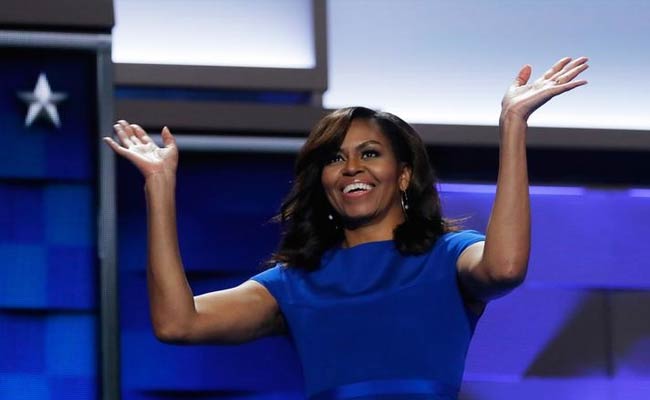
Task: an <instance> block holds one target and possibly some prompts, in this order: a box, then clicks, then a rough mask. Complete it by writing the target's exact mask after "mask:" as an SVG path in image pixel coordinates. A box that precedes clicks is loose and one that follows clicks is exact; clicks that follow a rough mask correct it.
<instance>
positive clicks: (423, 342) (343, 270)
mask: <svg viewBox="0 0 650 400" xmlns="http://www.w3.org/2000/svg"><path fill="white" fill-rule="evenodd" d="M483 240H485V236H483V235H482V234H480V233H478V232H476V231H460V232H453V233H448V234H445V235H443V236H442V237H441V238H440V239H438V241H437V242H436V243H435V245H434V246H433V247H432V248H431V250H429V251H428V252H426V253H424V254H421V255H417V256H403V255H401V254H400V253H399V251H398V250H397V249H396V248H395V246H394V242H393V241H392V240H387V241H378V242H369V243H364V244H361V245H357V246H354V247H351V248H347V249H344V248H335V249H332V250H330V251H328V252H326V253H325V254H324V255H323V257H322V260H321V265H320V268H319V269H317V270H316V271H313V272H309V271H305V270H301V269H298V268H289V267H286V266H282V265H276V266H275V267H273V268H271V269H268V270H266V271H264V272H262V273H260V274H257V275H255V276H253V277H252V278H251V279H253V280H255V281H257V282H259V283H261V284H262V285H264V286H265V287H266V288H267V289H268V290H269V292H270V293H271V294H272V295H273V296H274V297H275V299H276V300H277V302H278V304H279V306H280V309H281V310H282V313H283V315H284V317H285V320H286V322H287V326H288V329H289V334H290V336H291V338H292V340H293V343H294V345H295V347H296V350H297V353H298V355H299V358H300V360H301V362H302V366H303V375H304V378H305V391H306V394H307V396H308V397H310V398H311V399H319V398H321V397H317V396H330V397H322V398H328V399H329V398H331V399H339V398H351V397H332V396H334V394H336V393H349V392H347V389H344V388H345V387H349V385H350V384H354V383H362V382H364V381H382V380H427V381H433V382H435V386H436V387H439V388H446V389H445V390H444V391H441V392H439V393H434V392H431V393H430V394H428V397H427V398H429V399H450V398H455V397H456V396H457V392H458V389H459V387H460V383H461V379H462V374H463V369H464V365H465V356H466V353H467V348H468V346H469V341H470V339H471V337H472V334H473V333H474V328H475V326H476V322H477V320H478V316H476V315H475V314H474V313H472V311H470V310H469V309H467V308H466V307H465V304H464V302H463V299H462V296H461V293H460V290H459V287H458V283H457V272H456V260H457V259H458V256H459V255H460V254H461V253H462V251H463V250H464V249H465V248H466V247H467V246H469V245H471V244H473V243H476V242H479V241H483ZM398 386H400V385H398ZM359 387H362V388H363V387H366V388H368V387H371V389H368V390H369V391H367V392H366V394H363V393H356V395H358V396H356V397H354V398H355V399H362V398H376V396H377V395H379V394H380V393H377V390H385V392H386V393H385V394H386V395H391V397H390V398H404V399H406V398H414V397H413V396H414V395H416V394H418V395H422V393H421V391H419V390H420V389H418V387H420V388H421V385H419V386H418V385H416V386H415V387H414V388H413V392H412V393H411V394H408V393H404V392H403V391H402V392H398V393H395V391H394V386H391V385H390V384H387V386H384V388H385V389H377V388H380V387H381V385H379V386H378V385H376V384H375V385H372V386H368V385H365V386H364V385H361V386H359ZM390 387H393V389H390ZM400 387H401V388H402V389H401V390H403V389H404V386H400ZM450 392H451V394H450ZM328 393H329V394H328ZM395 395H397V397H395ZM432 396H433V397H432ZM382 398H383V397H382Z"/></svg>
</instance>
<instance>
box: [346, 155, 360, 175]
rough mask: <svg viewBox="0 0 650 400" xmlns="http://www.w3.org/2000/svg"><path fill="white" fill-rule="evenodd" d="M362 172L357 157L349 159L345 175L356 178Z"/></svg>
mask: <svg viewBox="0 0 650 400" xmlns="http://www.w3.org/2000/svg"><path fill="white" fill-rule="evenodd" d="M362 170H363V168H362V167H361V163H360V161H359V160H358V159H357V158H356V157H349V158H348V159H347V160H346V161H345V165H344V166H343V175H345V176H354V175H356V174H358V173H359V172H361V171H362Z"/></svg>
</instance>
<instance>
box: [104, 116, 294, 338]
mask: <svg viewBox="0 0 650 400" xmlns="http://www.w3.org/2000/svg"><path fill="white" fill-rule="evenodd" d="M115 131H116V133H117V135H118V137H119V140H120V142H121V143H122V146H120V145H119V144H118V143H117V142H115V141H114V140H112V139H111V138H105V141H106V142H107V143H108V144H109V145H110V146H111V148H112V149H113V150H114V151H115V152H116V153H118V154H119V155H121V156H123V157H125V158H127V159H129V160H130V161H131V162H133V164H135V166H136V167H137V168H138V169H139V170H140V172H142V174H143V175H144V177H145V195H146V201H147V236H148V263H147V285H148V291H149V303H150V308H151V320H152V322H153V328H154V332H155V334H156V336H157V337H158V338H159V339H160V340H162V341H167V342H194V343H195V342H217V343H241V342H245V341H247V340H252V339H255V338H257V337H261V336H264V335H269V334H273V333H277V332H280V331H281V330H282V329H283V324H282V317H281V314H280V311H279V307H278V305H277V302H276V301H275V299H274V298H273V296H271V294H270V293H269V292H268V291H267V290H266V289H265V288H264V287H263V286H262V285H260V284H258V283H257V282H245V283H243V284H241V285H239V286H237V287H236V288H232V289H227V290H221V291H217V292H213V293H209V294H205V295H202V296H196V297H194V296H193V294H192V290H191V288H190V285H189V284H188V282H187V278H186V276H185V272H184V270H183V264H182V260H181V255H180V250H179V246H178V237H177V228H176V204H175V189H176V168H177V165H178V150H177V147H176V142H175V140H174V137H173V136H172V134H171V133H170V132H169V130H168V129H167V128H164V129H163V132H162V137H163V142H164V145H165V146H164V147H163V148H159V147H158V146H156V144H155V143H154V142H153V141H152V140H151V139H150V138H149V136H148V135H147V134H146V132H145V131H144V130H143V129H142V128H140V127H139V126H137V125H130V124H128V123H127V122H126V121H120V122H119V123H118V124H116V125H115Z"/></svg>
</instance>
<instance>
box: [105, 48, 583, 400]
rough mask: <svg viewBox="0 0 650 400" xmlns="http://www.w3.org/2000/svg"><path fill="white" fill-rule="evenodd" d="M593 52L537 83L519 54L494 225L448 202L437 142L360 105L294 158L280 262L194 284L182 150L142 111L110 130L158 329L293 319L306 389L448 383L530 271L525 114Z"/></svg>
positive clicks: (382, 390)
mask: <svg viewBox="0 0 650 400" xmlns="http://www.w3.org/2000/svg"><path fill="white" fill-rule="evenodd" d="M586 62H587V59H586V58H584V57H581V58H578V59H575V60H571V59H570V58H564V59H562V60H560V61H558V62H557V63H556V64H555V65H554V66H553V67H552V68H551V69H549V70H548V71H547V72H546V73H545V74H544V75H543V76H542V77H540V78H539V79H538V80H536V81H535V82H532V83H528V81H529V78H530V76H531V67H530V66H529V65H526V66H524V67H523V68H522V69H521V71H520V72H519V74H518V76H517V78H516V80H515V81H514V82H513V84H512V85H511V86H510V88H509V90H508V91H507V92H506V94H505V96H504V97H503V100H502V112H501V116H500V121H499V122H500V134H501V144H500V165H499V175H498V181H497V192H496V198H495V201H494V206H493V210H492V213H491V216H490V221H489V223H488V227H487V231H486V235H485V236H483V235H481V234H479V233H477V232H474V231H460V230H457V229H456V228H455V227H454V226H453V224H452V223H451V222H449V221H446V220H444V219H443V218H442V216H441V210H440V204H439V199H438V194H437V191H436V189H435V182H434V178H433V173H432V171H431V169H430V167H429V163H428V160H427V156H426V151H425V149H424V146H423V144H422V142H421V141H420V139H419V137H418V136H417V134H416V133H415V132H414V131H413V129H412V128H411V127H410V126H409V125H408V124H406V123H405V122H404V121H402V120H400V119H399V118H397V117H395V116H394V115H391V114H388V113H377V112H374V111H372V110H369V109H365V108H361V107H355V108H348V109H343V110H339V111H336V112H334V113H332V114H330V115H329V116H327V117H325V118H324V119H323V120H322V121H321V122H320V123H319V124H318V125H317V126H316V128H315V129H314V130H313V131H312V133H311V134H310V136H309V138H308V139H307V142H306V143H305V145H304V146H303V149H302V150H301V152H300V154H299V155H298V159H297V162H296V180H295V184H294V186H293V188H292V191H291V193H290V194H289V196H288V197H287V199H286V200H285V202H284V203H283V205H282V210H281V213H280V215H279V216H278V217H277V218H278V219H279V220H280V221H281V222H283V224H284V226H285V233H284V235H283V238H282V242H281V244H280V248H279V250H278V252H277V253H276V254H274V255H273V256H272V259H271V262H272V263H276V265H275V266H274V267H273V268H270V269H268V270H266V271H264V272H262V273H260V274H258V275H256V276H254V277H252V278H251V279H250V280H248V281H246V282H244V283H243V284H241V285H239V286H237V287H235V288H232V289H227V290H221V291H216V292H212V293H208V294H204V295H201V296H196V297H193V294H192V291H191V289H190V287H189V285H188V283H187V280H186V278H185V274H184V272H183V267H182V263H181V257H180V253H179V248H178V240H177V236H176V222H175V220H176V218H175V203H174V202H175V198H174V187H175V176H176V167H177V161H178V151H177V149H176V145H175V141H174V138H173V136H172V135H171V133H170V132H169V130H168V129H167V128H166V127H165V128H164V129H163V131H162V137H163V142H164V147H163V148H158V147H157V146H156V145H155V144H154V143H153V142H152V141H151V139H150V138H149V137H148V136H147V134H146V133H145V132H144V131H143V130H142V129H141V128H140V127H139V126H137V125H130V124H128V123H127V122H125V121H120V122H119V123H118V124H116V125H115V130H116V133H117V135H118V137H119V140H120V142H121V144H122V145H120V144H118V143H117V142H115V141H113V140H112V139H110V138H105V140H106V142H107V143H108V144H109V145H110V146H111V147H112V148H113V150H115V152H117V153H118V154H120V155H122V156H124V157H125V158H127V159H129V160H130V161H132V162H133V163H134V164H135V165H136V166H137V167H138V168H139V169H140V171H141V172H142V173H143V175H144V176H145V180H146V183H145V193H146V197H147V214H148V228H149V229H148V236H149V237H148V240H149V248H148V252H149V262H148V268H147V271H148V285H149V297H150V302H151V314H152V321H153V325H154V331H155V334H156V336H157V337H158V338H159V339H161V340H163V341H170V342H192V343H196V342H218V343H242V342H246V341H249V340H253V339H256V338H259V337H262V336H265V335H273V334H281V333H287V334H289V335H290V336H291V338H292V340H293V341H294V343H295V346H296V349H297V352H298V354H299V356H300V359H301V361H302V364H303V373H304V376H305V389H306V394H307V396H308V397H309V398H310V399H348V398H355V399H361V398H375V397H376V396H378V395H384V396H392V397H382V398H391V399H413V398H420V399H453V398H456V397H457V394H458V389H459V386H460V382H461V378H462V372H463V368H464V361H465V354H466V351H467V347H468V345H469V340H470V339H471V336H472V333H473V331H474V327H475V324H476V322H477V320H478V318H479V316H480V315H481V313H482V311H483V309H484V307H485V304H486V303H487V302H488V301H489V300H491V299H493V298H496V297H499V296H502V295H504V294H505V293H507V292H508V291H510V290H512V289H513V288H514V287H516V286H517V285H519V284H520V283H521V282H522V281H523V279H524V277H525V275H526V269H527V263H528V254H529V248H530V211H529V197H528V177H527V168H526V148H525V136H526V129H527V119H528V117H529V116H530V115H531V113H532V112H533V111H535V110H536V109H537V108H538V107H540V106H541V105H542V104H544V103H545V102H547V101H548V100H550V99H551V98H552V97H554V96H556V95H558V94H560V93H563V92H566V91H568V90H571V89H573V88H575V87H578V86H581V85H583V84H585V83H586V81H584V80H575V78H576V77H577V76H578V75H579V74H580V73H581V72H582V71H584V70H585V69H586V68H587V64H586Z"/></svg>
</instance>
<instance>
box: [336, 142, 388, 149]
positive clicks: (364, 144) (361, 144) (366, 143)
mask: <svg viewBox="0 0 650 400" xmlns="http://www.w3.org/2000/svg"><path fill="white" fill-rule="evenodd" d="M371 144H378V145H380V146H383V144H382V143H381V142H378V141H376V140H372V139H371V140H366V141H365V142H363V143H360V144H358V145H356V146H355V149H356V150H359V149H362V148H364V147H367V146H369V145H371ZM344 150H345V149H344V148H343V147H341V148H339V151H344Z"/></svg>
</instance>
